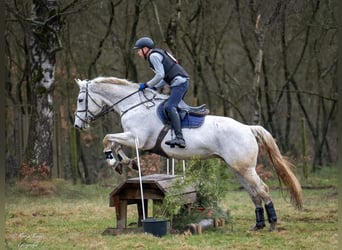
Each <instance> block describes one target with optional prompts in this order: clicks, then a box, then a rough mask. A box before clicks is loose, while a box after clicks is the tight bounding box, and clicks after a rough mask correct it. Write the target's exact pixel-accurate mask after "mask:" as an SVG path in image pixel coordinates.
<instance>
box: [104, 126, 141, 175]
mask: <svg viewBox="0 0 342 250" xmlns="http://www.w3.org/2000/svg"><path fill="white" fill-rule="evenodd" d="M134 140H135V138H134V136H133V134H132V133H130V132H125V133H119V134H108V135H106V136H105V137H104V138H103V147H104V149H103V151H104V153H105V155H106V159H107V162H108V164H109V165H111V166H112V163H113V162H112V158H114V155H113V151H114V152H115V155H116V157H117V159H118V160H119V163H118V164H119V166H120V167H122V166H121V164H123V165H129V164H132V168H133V169H137V167H136V163H135V161H134V160H132V159H130V158H129V157H128V156H127V155H126V154H125V152H124V151H123V150H122V148H121V145H120V144H126V145H128V146H132V145H134V143H135V141H134Z"/></svg>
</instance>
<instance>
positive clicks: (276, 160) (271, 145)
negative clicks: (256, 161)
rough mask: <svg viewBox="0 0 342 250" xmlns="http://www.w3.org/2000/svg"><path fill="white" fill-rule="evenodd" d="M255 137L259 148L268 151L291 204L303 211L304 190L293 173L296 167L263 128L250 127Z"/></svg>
mask: <svg viewBox="0 0 342 250" xmlns="http://www.w3.org/2000/svg"><path fill="white" fill-rule="evenodd" d="M250 128H251V130H252V132H253V134H254V136H255V137H256V138H257V139H258V143H259V147H262V148H263V149H265V150H266V152H267V154H268V156H269V158H270V161H271V162H272V165H273V168H274V169H275V171H276V173H277V176H278V179H279V183H280V184H281V183H284V184H285V186H286V187H287V188H288V190H289V191H290V194H291V202H292V203H293V204H294V205H295V206H296V207H297V209H302V205H303V201H302V188H301V185H300V183H299V181H298V180H297V178H296V176H295V175H294V173H293V172H292V170H293V169H294V167H295V166H294V165H293V164H292V163H291V162H290V161H289V159H287V158H286V157H284V156H282V155H281V153H280V150H279V148H278V146H277V144H276V141H275V140H274V138H273V136H272V135H271V134H270V133H269V132H268V131H267V130H266V129H264V128H263V127H261V126H250Z"/></svg>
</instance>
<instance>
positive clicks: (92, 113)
mask: <svg viewBox="0 0 342 250" xmlns="http://www.w3.org/2000/svg"><path fill="white" fill-rule="evenodd" d="M75 81H76V83H77V84H78V86H79V87H80V92H79V94H78V98H77V109H76V113H75V123H74V126H75V128H78V129H86V128H88V127H89V123H90V122H91V121H93V120H94V119H95V118H96V116H97V115H98V114H99V113H100V112H101V111H102V109H103V105H102V104H101V100H98V99H97V98H98V97H97V95H95V94H92V93H91V90H90V88H91V86H90V85H91V83H89V81H87V80H80V79H75Z"/></svg>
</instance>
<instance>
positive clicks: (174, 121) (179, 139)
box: [165, 108, 185, 148]
mask: <svg viewBox="0 0 342 250" xmlns="http://www.w3.org/2000/svg"><path fill="white" fill-rule="evenodd" d="M168 115H169V118H170V120H171V126H172V127H173V129H174V131H175V134H176V138H174V139H172V140H169V141H166V142H165V144H166V145H170V146H171V147H174V146H178V147H180V148H185V140H184V138H183V134H182V126H181V121H180V118H179V114H178V112H177V109H176V108H172V109H171V112H170V113H169V114H168Z"/></svg>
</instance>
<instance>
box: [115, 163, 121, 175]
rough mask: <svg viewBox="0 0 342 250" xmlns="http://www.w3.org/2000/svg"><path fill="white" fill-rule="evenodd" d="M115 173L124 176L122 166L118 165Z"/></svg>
mask: <svg viewBox="0 0 342 250" xmlns="http://www.w3.org/2000/svg"><path fill="white" fill-rule="evenodd" d="M115 171H116V172H118V173H119V174H120V175H121V174H122V164H118V165H117V166H116V167H115Z"/></svg>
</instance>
